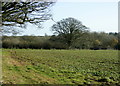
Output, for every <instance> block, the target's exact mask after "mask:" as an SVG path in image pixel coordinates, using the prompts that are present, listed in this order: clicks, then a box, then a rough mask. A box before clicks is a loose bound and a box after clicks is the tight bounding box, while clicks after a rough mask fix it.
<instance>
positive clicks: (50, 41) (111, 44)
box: [2, 32, 120, 50]
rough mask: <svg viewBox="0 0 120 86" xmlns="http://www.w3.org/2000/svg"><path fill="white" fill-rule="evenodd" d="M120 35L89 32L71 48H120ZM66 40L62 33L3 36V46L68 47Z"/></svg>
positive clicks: (20, 47) (21, 47)
mask: <svg viewBox="0 0 120 86" xmlns="http://www.w3.org/2000/svg"><path fill="white" fill-rule="evenodd" d="M115 34H116V35H115ZM118 36H119V37H120V33H112V34H111V33H104V32H101V33H98V32H88V33H86V34H84V35H83V36H80V37H79V38H77V40H75V42H72V43H71V45H70V46H69V49H94V50H98V49H120V43H119V42H118ZM65 42H66V41H65ZM65 42H64V39H62V38H61V36H60V35H52V36H3V37H2V47H3V48H19V49H23V48H25V49H27V48H30V49H68V46H67V45H66V44H65Z"/></svg>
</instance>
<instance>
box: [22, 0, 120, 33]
mask: <svg viewBox="0 0 120 86" xmlns="http://www.w3.org/2000/svg"><path fill="white" fill-rule="evenodd" d="M82 1H83V0H81V2H80V1H78V0H74V1H72V0H71V1H70V0H69V1H68V0H64V1H60V0H59V1H58V2H57V3H56V4H55V5H54V6H53V7H52V10H51V12H52V14H53V19H54V20H55V21H60V20H62V19H63V18H68V17H73V18H75V19H77V20H79V21H81V22H82V23H83V25H85V26H87V27H89V28H90V31H97V32H102V31H104V32H118V2H117V0H109V1H108V0H106V2H105V1H102V0H101V1H100V0H98V1H99V2H97V0H96V1H95V0H90V1H91V2H90V1H89V2H88V0H85V1H84V2H82ZM53 24H54V22H53V21H52V20H48V21H46V22H45V23H44V24H43V27H44V28H43V29H37V28H35V26H33V25H29V26H28V27H27V29H26V30H25V31H24V32H23V34H22V35H32V34H34V35H45V33H46V34H47V35H52V34H53V32H52V31H51V28H50V27H51V26H52V25H53Z"/></svg>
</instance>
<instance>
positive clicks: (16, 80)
mask: <svg viewBox="0 0 120 86" xmlns="http://www.w3.org/2000/svg"><path fill="white" fill-rule="evenodd" d="M118 65H119V63H118V51H117V50H96V51H94V50H39V49H38V50H37V49H3V80H4V82H3V83H7V84H9V83H12V84H81V85H83V84H84V85H88V84H97V85H101V84H102V85H104V84H109V85H110V84H116V85H118V84H119V71H118Z"/></svg>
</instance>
